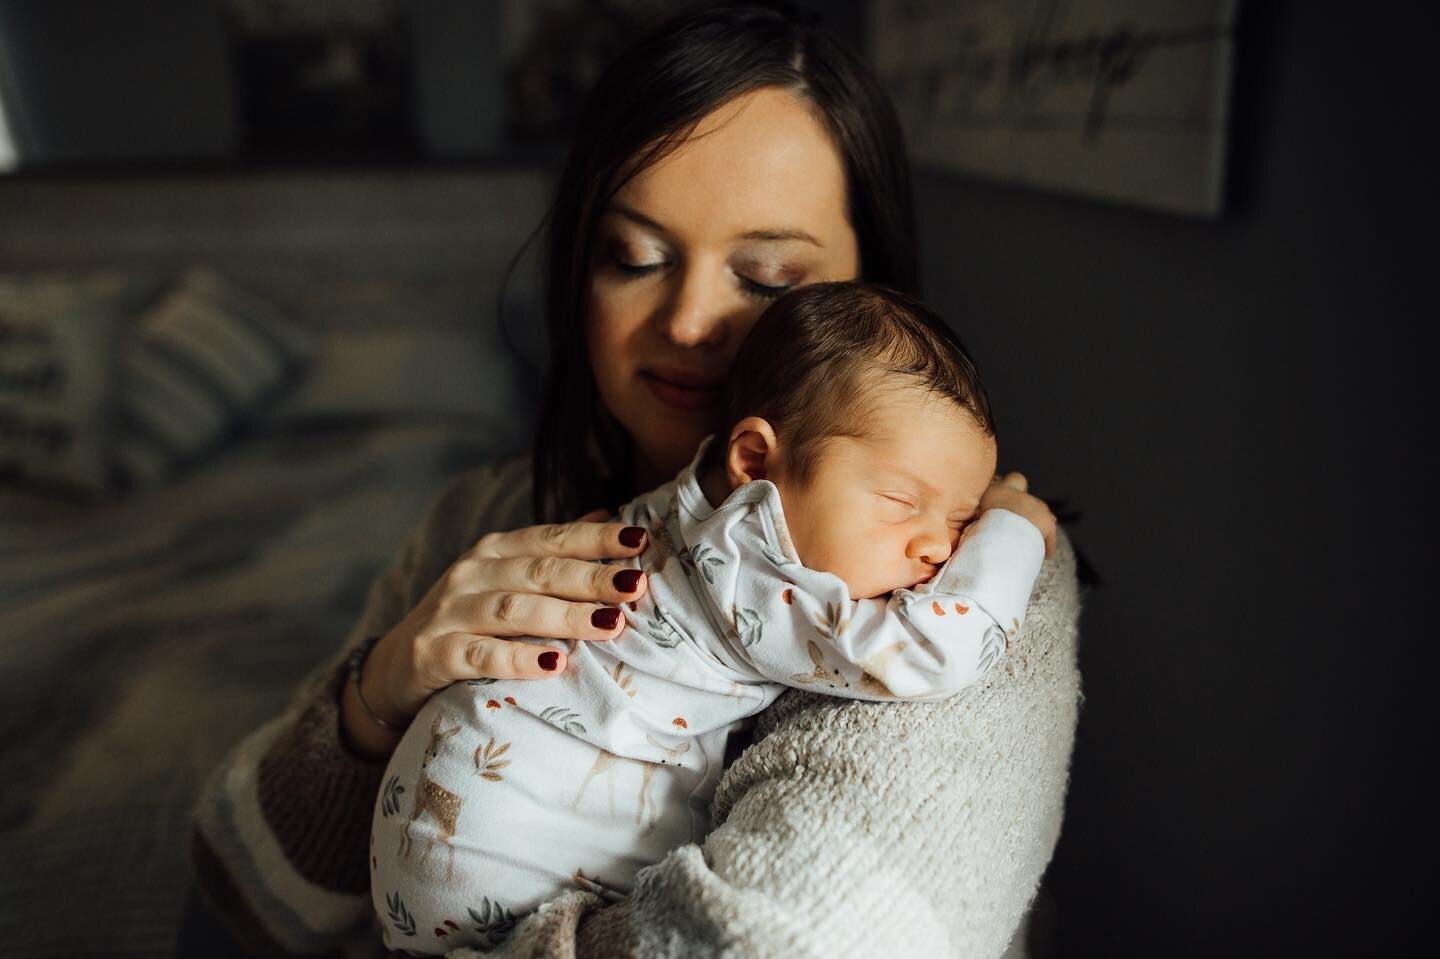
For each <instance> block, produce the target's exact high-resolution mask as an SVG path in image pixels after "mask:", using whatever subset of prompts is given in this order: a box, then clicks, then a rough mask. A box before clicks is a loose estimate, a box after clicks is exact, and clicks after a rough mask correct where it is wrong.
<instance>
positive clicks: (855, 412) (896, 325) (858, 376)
mask: <svg viewBox="0 0 1440 959" xmlns="http://www.w3.org/2000/svg"><path fill="white" fill-rule="evenodd" d="M868 374H879V375H881V376H882V377H886V378H888V377H890V376H894V377H897V378H899V379H900V380H901V382H902V383H903V379H904V378H906V377H908V378H910V379H911V380H912V381H913V385H915V386H919V387H921V388H922V389H927V390H930V391H931V392H932V393H935V394H938V395H940V396H943V397H945V398H947V399H949V400H951V401H953V402H954V403H955V404H956V405H957V406H959V407H960V408H961V409H963V410H965V411H966V412H968V413H969V414H970V415H971V416H973V417H974V418H975V422H976V423H977V424H978V425H979V426H980V428H981V429H982V430H983V431H984V432H985V434H986V435H987V436H991V437H993V436H995V418H994V415H993V414H992V413H991V411H990V399H989V397H988V396H987V395H986V393H985V385H984V383H982V382H981V380H980V372H979V371H978V370H977V369H976V368H975V363H974V361H973V360H971V359H970V354H969V352H968V351H967V350H966V349H965V345H964V344H963V343H961V342H960V338H959V337H958V336H957V335H956V334H955V332H954V331H953V330H952V329H950V327H949V325H948V324H946V323H945V321H944V320H942V319H940V317H939V316H937V315H936V314H935V313H934V312H932V311H931V310H929V309H928V308H927V307H926V306H925V305H924V304H922V303H921V302H919V301H918V300H916V299H915V298H913V297H910V296H907V295H905V294H903V293H899V292H897V291H895V290H892V289H889V288H887V287H883V286H878V285H875V284H872V283H862V282H844V283H814V284H810V285H808V286H802V287H800V288H798V289H796V290H793V291H791V292H789V293H787V294H785V295H784V296H782V297H781V298H780V299H778V300H776V301H775V302H774V303H772V304H771V305H770V307H769V308H768V309H767V310H766V311H765V312H764V313H763V314H762V315H761V317H760V319H759V320H757V321H756V323H755V326H754V327H752V328H751V330H750V333H749V335H748V336H747V337H746V338H745V342H744V343H743V344H741V346H740V351H739V353H738V354H736V356H735V362H734V364H733V365H732V367H731V370H730V382H729V385H728V389H727V397H726V403H725V413H726V421H725V424H724V430H726V431H727V435H725V436H721V437H718V439H720V440H722V441H723V440H724V439H726V438H727V436H728V430H729V428H730V427H731V426H733V425H734V424H735V423H737V422H739V421H740V420H741V419H742V418H744V417H746V416H760V417H764V418H765V419H766V420H768V421H769V422H770V425H771V426H772V427H774V429H775V432H776V433H777V434H778V435H779V436H781V437H782V438H783V439H784V441H785V443H786V446H787V447H788V449H789V451H790V452H789V455H788V462H789V464H790V466H791V468H792V469H794V470H795V473H796V476H797V478H798V479H800V480H801V481H802V482H804V481H806V480H808V479H809V478H810V477H811V475H812V474H813V470H814V467H815V462H816V459H817V457H818V454H819V451H820V447H821V445H822V444H823V442H824V441H825V440H826V439H829V438H831V437H835V436H855V437H861V436H864V435H865V434H866V426H867V423H868V420H869V416H870V412H871V409H872V403H870V402H869V399H870V397H869V396H867V395H865V392H866V387H867V386H871V387H873V385H874V380H873V379H872V378H871V376H870V375H868Z"/></svg>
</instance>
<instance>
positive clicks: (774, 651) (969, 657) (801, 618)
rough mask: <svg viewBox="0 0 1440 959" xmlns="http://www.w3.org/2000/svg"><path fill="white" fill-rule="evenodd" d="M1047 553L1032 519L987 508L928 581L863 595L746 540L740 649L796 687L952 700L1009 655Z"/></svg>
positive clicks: (736, 611) (738, 612) (768, 673)
mask: <svg viewBox="0 0 1440 959" xmlns="http://www.w3.org/2000/svg"><path fill="white" fill-rule="evenodd" d="M747 525H748V524H747ZM751 528H752V529H757V527H755V526H751ZM1044 557H1045V543H1044V538H1043V537H1042V536H1041V534H1040V531H1039V530H1038V529H1036V528H1035V526H1034V525H1033V524H1032V523H1030V522H1029V521H1028V520H1026V519H1024V518H1023V517H1021V516H1019V515H1017V514H1015V513H1012V512H1010V511H1008V510H1003V509H992V510H987V511H986V512H985V513H984V514H982V515H981V517H980V519H979V520H977V521H976V522H975V524H974V525H973V526H972V527H971V528H970V529H969V530H968V531H967V534H966V535H965V536H964V537H963V538H962V540H961V542H960V545H959V548H958V549H956V551H955V552H954V553H953V554H951V556H950V558H949V559H948V560H947V561H946V562H945V564H944V565H943V566H942V567H941V568H940V570H939V572H938V573H937V574H936V576H935V577H934V578H933V579H932V580H931V581H930V582H928V583H924V584H922V585H920V586H917V587H916V588H914V589H901V590H896V591H895V592H894V593H892V594H891V595H890V597H889V598H888V599H866V600H859V601H855V600H851V599H850V596H849V590H848V589H847V588H846V586H845V584H844V582H843V581H841V580H840V579H839V578H838V577H836V576H834V575H832V574H829V573H821V572H817V571H814V570H810V569H806V568H805V567H803V566H801V565H800V564H799V563H796V562H793V561H790V560H786V559H785V555H784V553H783V552H782V551H781V550H778V549H775V548H773V547H769V546H761V547H760V548H756V549H751V550H744V551H743V552H742V556H741V561H742V566H743V567H744V568H743V569H742V571H740V573H739V576H738V577H737V579H738V582H737V586H736V594H737V600H736V602H735V603H734V604H733V609H732V610H731V615H732V616H733V617H734V626H735V634H736V636H737V638H738V640H739V642H738V643H736V644H735V645H736V647H737V649H736V651H737V652H738V653H739V654H741V655H742V656H743V657H744V658H745V659H746V660H747V661H748V662H749V664H750V665H751V666H752V667H753V668H754V669H755V670H756V671H757V672H758V673H760V674H761V675H762V676H764V677H766V678H768V679H771V680H774V681H776V682H780V683H784V684H785V685H787V686H794V687H797V688H802V689H804V688H808V689H812V690H815V691H817V692H824V693H826V694H827V695H832V696H845V697H850V698H853V699H879V700H883V699H905V700H928V699H943V698H946V697H948V696H952V695H954V694H955V693H957V692H959V691H960V690H962V689H964V688H966V687H967V686H970V685H971V684H973V683H975V682H976V681H978V680H979V679H980V678H982V677H983V676H984V675H985V674H986V673H987V672H989V670H990V668H991V667H992V666H994V665H995V663H996V662H998V661H999V660H1000V658H1001V657H1002V656H1003V655H1004V654H1005V651H1006V650H1007V649H1008V647H1009V645H1010V642H1011V641H1012V640H1013V639H1014V637H1015V636H1016V635H1017V634H1018V633H1019V631H1020V627H1021V624H1022V621H1023V619H1024V616H1025V606H1026V603H1027V601H1028V600H1029V598H1030V591H1031V588H1032V587H1033V586H1034V583H1035V577H1036V575H1037V574H1038V573H1039V571H1040V565H1041V563H1042V562H1043V560H1044ZM742 597H743V598H742Z"/></svg>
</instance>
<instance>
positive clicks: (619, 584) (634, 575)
mask: <svg viewBox="0 0 1440 959" xmlns="http://www.w3.org/2000/svg"><path fill="white" fill-rule="evenodd" d="M614 583H615V588H616V589H618V590H619V591H620V592H622V593H633V592H635V590H636V589H637V588H638V587H639V586H640V571H639V570H638V569H622V570H621V571H620V572H618V573H616V574H615V579H614Z"/></svg>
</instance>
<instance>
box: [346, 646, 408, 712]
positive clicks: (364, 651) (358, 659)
mask: <svg viewBox="0 0 1440 959" xmlns="http://www.w3.org/2000/svg"><path fill="white" fill-rule="evenodd" d="M378 642H380V637H379V636H371V637H369V638H367V639H366V640H365V642H363V643H361V644H360V645H359V646H356V647H355V648H354V649H353V650H351V652H350V678H351V679H353V680H354V681H355V698H356V699H358V700H359V701H360V708H361V709H363V710H365V715H366V716H369V717H370V719H371V721H372V722H374V723H375V725H377V726H380V727H382V728H384V729H389V730H392V731H394V732H397V733H403V732H404V731H405V727H404V726H397V725H395V724H394V723H392V722H390V721H389V720H386V719H384V718H382V717H381V716H380V715H379V714H377V713H376V712H375V710H373V709H371V708H370V704H369V703H367V702H366V701H365V694H364V693H363V692H361V690H360V670H361V668H362V667H363V666H364V665H365V659H366V657H368V656H369V655H370V650H372V649H374V648H375V644H376V643H378Z"/></svg>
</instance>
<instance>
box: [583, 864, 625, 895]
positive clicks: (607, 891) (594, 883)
mask: <svg viewBox="0 0 1440 959" xmlns="http://www.w3.org/2000/svg"><path fill="white" fill-rule="evenodd" d="M570 880H571V881H572V882H573V883H575V887H576V888H577V889H583V890H585V891H586V892H593V893H595V895H597V896H599V897H600V898H602V899H604V900H606V901H608V902H619V901H620V900H621V899H624V898H625V894H624V893H623V892H621V891H620V890H618V889H611V888H610V887H609V886H607V885H605V884H604V883H603V882H600V881H599V880H597V879H591V878H590V877H589V876H587V875H585V873H584V872H582V871H581V870H579V869H577V870H575V875H573V876H571V877H570Z"/></svg>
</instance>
